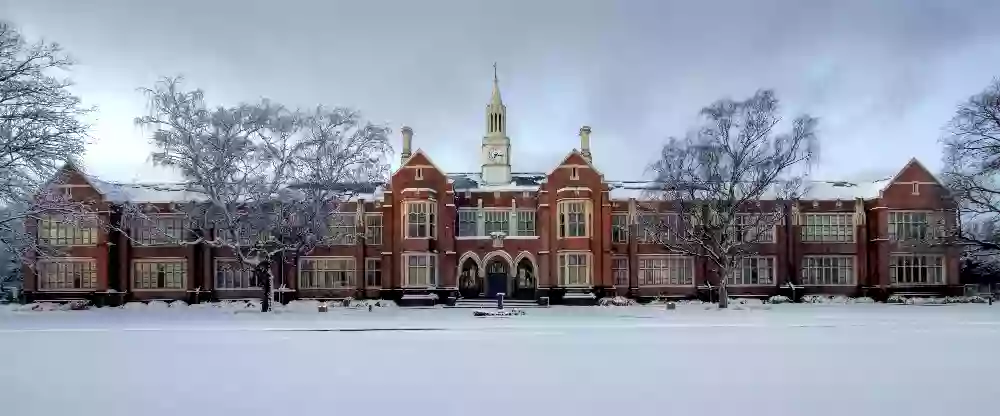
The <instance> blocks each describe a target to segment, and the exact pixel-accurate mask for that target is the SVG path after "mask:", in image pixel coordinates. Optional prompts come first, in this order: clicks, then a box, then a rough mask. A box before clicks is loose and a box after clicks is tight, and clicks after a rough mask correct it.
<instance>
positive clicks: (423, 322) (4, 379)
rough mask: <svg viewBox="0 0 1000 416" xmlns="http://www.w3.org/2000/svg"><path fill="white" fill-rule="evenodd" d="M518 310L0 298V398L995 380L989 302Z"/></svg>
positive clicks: (367, 406) (745, 402) (909, 398)
mask: <svg viewBox="0 0 1000 416" xmlns="http://www.w3.org/2000/svg"><path fill="white" fill-rule="evenodd" d="M526 312H527V314H526V315H524V316H515V317H507V318H500V317H486V318H475V317H473V316H472V310H469V309H441V308H436V309H401V308H375V309H374V310H373V311H372V312H368V310H367V309H358V310H354V309H338V308H334V309H331V310H330V312H327V313H317V312H307V311H299V312H283V313H275V314H268V315H261V314H259V313H256V312H250V311H245V312H244V311H241V312H240V313H234V312H233V311H232V310H227V309H218V308H171V309H155V308H154V309H152V310H149V309H138V310H123V309H98V310H88V311H69V312H63V311H52V312H14V311H11V310H10V309H9V308H4V307H3V306H0V357H4V358H5V360H4V362H3V363H2V364H0V399H2V400H0V403H2V405H3V407H2V410H0V414H11V415H17V416H22V415H55V414H63V413H62V412H66V413H65V414H73V415H88V416H89V415H102V414H113V415H137V414H141V415H149V416H157V415H161V414H163V415H168V414H176V413H177V412H183V413H185V414H206V415H230V414H233V415H241V416H247V415H291V414H317V413H318V414H342V413H344V412H348V413H362V412H364V413H366V414H390V413H392V414H399V413H400V412H406V413H407V414H414V413H416V414H420V415H423V414H427V415H431V414H433V415H527V414H547V415H559V414H573V415H591V414H593V415H608V414H623V415H631V414H637V415H639V414H641V415H645V414H656V415H662V414H677V415H689V414H713V415H715V414H733V413H734V412H739V413H740V414H744V413H751V414H766V415H795V416H800V415H886V414H894V415H895V414H898V415H916V416H919V415H938V414H992V413H993V412H994V411H995V408H993V409H989V408H985V407H982V406H984V405H987V404H990V403H992V402H994V399H993V398H994V397H997V395H998V394H1000V382H998V381H997V380H996V374H997V373H998V371H1000V360H998V359H997V353H996V351H997V346H1000V306H987V305H980V304H974V305H968V304H956V305H943V306H914V305H884V304H875V305H774V306H771V307H769V308H766V307H761V306H757V307H752V308H746V307H744V308H743V309H741V310H726V311H719V310H715V309H711V308H710V309H706V308H705V307H704V306H700V305H679V306H678V308H677V310H673V311H668V310H665V309H664V308H662V307H649V306H645V307H643V306H633V307H609V308H601V307H591V308H587V307H577V308H572V307H554V308H550V309H528V310H526ZM358 329H409V330H408V331H385V330H381V331H354V330H358ZM336 330H347V331H336ZM713 407H714V409H713Z"/></svg>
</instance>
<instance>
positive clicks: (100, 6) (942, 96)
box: [0, 0, 1000, 181]
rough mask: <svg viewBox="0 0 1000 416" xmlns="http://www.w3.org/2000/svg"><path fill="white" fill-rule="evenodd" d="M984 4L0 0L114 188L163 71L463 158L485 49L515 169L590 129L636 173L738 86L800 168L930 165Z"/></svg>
mask: <svg viewBox="0 0 1000 416" xmlns="http://www.w3.org/2000/svg"><path fill="white" fill-rule="evenodd" d="M997 16H1000V1H996V0H940V1H920V0H836V1H835V0H830V1H807V0H754V1H743V0H731V1H706V0H699V1H690V2H680V1H668V0H649V1H632V0H617V1H615V0H608V1H597V0H593V1H591V0H572V1H570V0H562V1H541V0H524V1H520V0H495V1H489V2H487V1H473V0H452V1H445V0H421V1H403V0H396V1H376V0H363V1H362V0H357V1H334V0H325V1H320V0H314V1H305V0H281V1H254V0H211V1H209V0H169V1H164V0H155V1H152V0H118V1H115V0H86V1H81V0H64V1H56V0H0V18H3V19H7V20H9V21H11V22H13V23H14V24H15V25H17V26H18V27H20V28H21V29H22V30H23V31H24V32H25V33H26V34H27V35H28V36H31V37H39V36H41V37H44V38H45V39H47V40H52V41H57V42H59V43H61V44H63V45H64V46H65V48H66V49H67V50H68V51H69V52H71V53H72V55H73V56H74V57H75V58H76V59H77V60H78V61H79V62H80V65H79V66H78V67H76V68H75V70H74V73H73V75H72V77H73V79H74V80H75V81H76V83H77V86H76V87H75V89H76V92H77V93H78V94H80V95H81V97H82V98H83V99H84V100H85V102H86V103H88V104H92V105H96V106H98V107H99V112H98V113H97V114H96V115H95V120H94V121H93V123H94V129H93V135H94V139H95V142H94V143H93V144H92V145H91V146H90V147H89V148H88V152H87V155H86V158H85V161H86V164H87V166H88V168H89V169H90V171H91V173H94V174H97V175H100V176H102V177H105V178H108V179H112V180H121V181H128V180H143V181H160V180H167V179H170V178H169V177H166V176H164V174H163V173H161V172H156V171H153V170H150V169H148V168H146V167H144V166H145V165H147V155H148V152H149V147H148V145H147V142H146V140H145V138H144V136H143V132H142V131H140V130H138V129H137V128H136V127H134V125H133V124H132V118H133V117H135V116H137V115H141V114H142V113H143V112H144V111H146V108H145V102H144V100H143V97H142V95H141V94H140V93H138V92H136V88H138V87H143V86H151V85H152V84H153V83H154V82H155V81H156V80H157V78H159V77H161V76H167V75H177V74H183V75H184V76H185V77H186V78H187V80H188V84H189V85H190V86H196V87H200V88H202V89H204V90H205V91H206V95H207V98H208V100H209V101H211V102H213V103H225V104H232V103H236V102H238V101H241V100H256V99H257V98H259V97H262V96H263V97H268V98H271V99H274V100H276V101H279V102H282V103H284V104H286V105H288V106H306V107H308V106H313V105H316V104H326V105H338V106H351V107H355V108H357V109H359V110H361V111H362V112H363V113H364V114H365V116H366V117H367V118H369V119H371V120H372V121H375V122H380V123H388V124H389V125H390V126H392V127H393V129H394V133H393V142H394V144H395V145H396V147H397V151H398V148H399V135H398V131H399V127H400V126H402V125H409V126H412V127H413V129H414V131H415V134H414V146H415V147H419V148H422V149H424V150H425V151H426V152H427V153H428V154H429V155H430V156H431V158H432V159H433V160H434V161H435V162H436V163H437V164H438V165H439V166H441V167H442V168H443V169H446V170H449V171H477V170H478V169H479V164H480V161H479V160H478V155H479V153H478V146H479V143H480V139H481V137H482V136H483V133H484V131H483V130H484V124H485V123H484V120H483V117H484V108H485V106H486V104H487V102H488V100H489V94H490V88H491V80H492V76H493V68H492V65H493V62H494V61H496V62H497V63H498V67H499V77H500V83H501V90H502V94H503V98H504V103H505V104H506V105H507V111H508V117H509V122H508V129H509V134H510V137H511V140H512V146H513V154H512V160H513V164H514V170H515V171H548V170H550V169H551V168H553V167H554V166H555V164H556V163H558V162H559V160H560V159H561V158H562V157H564V156H565V155H566V153H567V152H568V151H569V149H572V148H574V147H578V146H579V139H578V137H577V131H578V130H579V128H580V126H582V125H590V126H592V128H593V136H592V150H593V153H594V161H595V163H596V164H597V166H598V168H599V169H601V170H602V171H603V172H604V173H605V176H606V177H607V178H608V179H615V180H622V179H631V178H638V177H640V176H641V175H643V173H644V166H646V165H647V164H648V163H649V162H651V160H650V157H651V156H650V155H651V154H653V153H652V152H653V151H654V150H653V149H654V148H656V147H658V146H659V145H661V144H662V143H663V142H664V140H665V139H666V138H667V137H669V136H670V135H681V134H683V133H684V132H685V131H686V130H688V129H689V128H690V127H691V126H692V125H693V123H694V122H695V121H696V117H697V112H698V110H699V109H700V108H701V107H703V106H704V105H706V104H708V103H710V102H711V101H713V100H715V99H718V98H721V97H727V96H728V97H732V98H744V97H746V96H749V95H750V94H752V93H753V92H754V90H756V89H758V88H774V89H776V90H777V93H778V96H779V98H781V100H782V102H783V107H784V109H785V110H786V111H787V114H788V115H789V116H790V115H792V114H794V113H798V112H808V113H810V114H812V115H814V116H817V117H819V118H820V133H821V140H822V146H823V156H822V160H821V164H820V166H818V168H817V171H816V172H815V173H814V177H817V178H823V179H836V178H844V177H851V178H854V177H858V176H859V175H860V176H871V175H877V174H881V173H885V172H888V173H889V174H891V173H893V172H894V171H895V170H896V169H898V168H900V167H902V165H903V164H904V163H905V162H906V161H907V160H908V159H909V158H911V157H917V158H919V159H920V160H921V161H922V162H924V163H925V164H926V165H927V166H928V167H929V168H931V169H932V170H936V169H938V168H940V166H941V162H940V155H939V153H940V149H939V146H938V144H937V139H938V138H939V137H940V136H941V132H942V126H943V124H944V123H946V122H947V121H948V119H949V118H950V117H951V114H952V113H953V111H954V108H955V106H956V105H957V104H958V103H959V102H960V101H962V100H963V99H965V98H966V97H968V96H969V95H971V94H973V93H975V92H977V91H979V90H981V89H983V88H984V87H985V86H986V85H987V84H988V83H989V82H990V80H991V79H992V78H993V77H995V76H1000V25H998V24H997V22H996V17H997ZM393 160H394V162H396V163H397V164H398V158H394V159H393ZM873 179H874V178H873Z"/></svg>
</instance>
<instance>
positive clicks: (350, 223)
mask: <svg viewBox="0 0 1000 416" xmlns="http://www.w3.org/2000/svg"><path fill="white" fill-rule="evenodd" d="M357 221H358V214H357V213H354V212H335V213H333V214H330V236H331V237H333V238H331V239H330V245H335V246H350V245H354V238H355V237H356V234H357V233H358V227H357Z"/></svg>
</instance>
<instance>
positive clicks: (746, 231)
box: [730, 212, 778, 244]
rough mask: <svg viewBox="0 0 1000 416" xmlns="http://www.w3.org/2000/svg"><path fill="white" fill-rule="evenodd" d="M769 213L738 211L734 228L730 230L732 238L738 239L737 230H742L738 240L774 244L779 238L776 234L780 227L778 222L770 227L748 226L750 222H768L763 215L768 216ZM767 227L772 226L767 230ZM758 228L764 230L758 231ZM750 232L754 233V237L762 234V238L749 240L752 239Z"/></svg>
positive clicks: (734, 218) (734, 220)
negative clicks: (749, 236)
mask: <svg viewBox="0 0 1000 416" xmlns="http://www.w3.org/2000/svg"><path fill="white" fill-rule="evenodd" d="M768 215H770V214H766V213H749V212H741V213H737V214H736V216H735V217H733V230H732V231H731V232H730V235H731V236H732V238H734V239H737V232H738V231H741V232H740V233H739V234H740V235H739V236H738V239H737V241H740V242H743V243H747V244H774V243H775V241H776V239H777V236H776V235H775V234H776V233H777V229H778V224H777V222H776V223H775V224H771V226H770V227H756V226H755V227H749V226H748V224H766V223H767V222H768V221H766V220H765V219H764V218H761V217H766V216H768ZM758 218H759V219H758ZM748 220H749V221H748ZM761 228H763V229H761ZM767 228H770V230H767ZM758 230H759V231H763V232H762V233H758V232H757V231H758ZM750 234H753V236H754V237H758V236H760V237H761V238H760V239H759V240H752V241H748V240H750V239H749V238H748V235H750Z"/></svg>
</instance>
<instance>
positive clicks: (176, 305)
mask: <svg viewBox="0 0 1000 416" xmlns="http://www.w3.org/2000/svg"><path fill="white" fill-rule="evenodd" d="M188 306H189V305H188V303H187V302H185V301H183V300H175V301H173V302H170V309H183V308H187V307H188Z"/></svg>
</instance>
